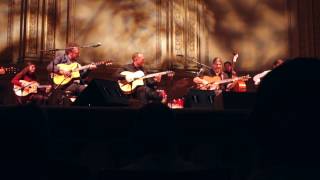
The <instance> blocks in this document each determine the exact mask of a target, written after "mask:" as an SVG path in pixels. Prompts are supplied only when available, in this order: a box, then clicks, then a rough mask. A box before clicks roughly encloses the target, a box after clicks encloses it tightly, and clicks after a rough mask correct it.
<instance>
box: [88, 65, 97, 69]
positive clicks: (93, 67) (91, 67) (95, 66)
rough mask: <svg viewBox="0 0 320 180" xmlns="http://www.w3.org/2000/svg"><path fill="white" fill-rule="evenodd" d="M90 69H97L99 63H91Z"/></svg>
mask: <svg viewBox="0 0 320 180" xmlns="http://www.w3.org/2000/svg"><path fill="white" fill-rule="evenodd" d="M89 69H90V70H94V69H97V65H95V64H90V65H89Z"/></svg>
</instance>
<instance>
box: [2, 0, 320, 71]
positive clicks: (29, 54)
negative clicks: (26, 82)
mask: <svg viewBox="0 0 320 180" xmlns="http://www.w3.org/2000/svg"><path fill="white" fill-rule="evenodd" d="M0 7H1V8H2V9H3V11H1V13H0V15H1V17H3V18H1V20H0V21H1V25H2V27H3V28H1V30H0V31H1V35H0V42H1V43H0V61H1V63H3V64H7V63H18V62H24V61H26V60H31V61H36V62H39V63H43V64H46V63H47V62H48V61H49V60H50V59H51V58H52V53H49V52H44V51H41V50H44V49H54V48H64V47H65V46H66V44H67V43H68V42H71V41H74V42H77V43H79V44H81V45H83V44H90V43H97V42H101V43H102V46H101V47H98V48H87V49H82V51H81V57H82V59H81V61H82V62H83V63H89V62H91V61H97V60H100V59H112V60H113V61H114V62H115V64H117V65H121V64H125V63H128V62H130V57H131V54H132V53H133V52H136V51H140V52H143V53H144V54H145V56H146V62H147V65H148V66H149V67H150V68H154V69H161V68H163V69H165V68H175V69H187V70H190V69H191V70H192V69H197V68H198V67H197V64H196V63H193V62H192V61H191V60H197V61H200V62H202V63H205V64H209V61H210V60H211V59H212V58H213V57H215V56H220V57H222V58H223V59H224V60H228V59H231V58H232V53H233V52H234V51H237V52H239V54H240V57H239V62H238V64H237V68H238V69H239V70H240V71H257V70H261V69H264V68H268V66H269V65H270V64H271V62H272V61H273V60H274V59H275V58H278V57H284V58H286V57H290V56H301V55H303V56H317V57H319V55H320V40H319V31H320V27H319V24H318V23H316V22H317V20H318V18H319V16H320V14H319V12H318V11H316V9H317V8H318V7H320V3H319V2H318V1H316V0H308V1H304V0H275V1H272V2H270V1H267V0H263V1H261V0H250V1H247V0H230V1H223V0H131V1H117V0H111V1H90V0H65V1H62V0H6V1H1V2H0ZM177 55H178V56H177Z"/></svg>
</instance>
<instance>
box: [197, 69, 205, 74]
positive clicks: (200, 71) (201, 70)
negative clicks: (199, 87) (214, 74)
mask: <svg viewBox="0 0 320 180" xmlns="http://www.w3.org/2000/svg"><path fill="white" fill-rule="evenodd" d="M203 71H204V69H203V68H200V70H199V72H198V73H197V76H199V75H200V74H201V73H202V72H203Z"/></svg>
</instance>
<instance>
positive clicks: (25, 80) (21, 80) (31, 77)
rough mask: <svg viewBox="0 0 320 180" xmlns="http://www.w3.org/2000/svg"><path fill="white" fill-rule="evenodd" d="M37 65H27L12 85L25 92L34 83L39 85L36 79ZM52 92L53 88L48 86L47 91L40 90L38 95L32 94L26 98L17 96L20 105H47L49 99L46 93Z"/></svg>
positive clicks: (15, 77) (12, 81)
mask: <svg viewBox="0 0 320 180" xmlns="http://www.w3.org/2000/svg"><path fill="white" fill-rule="evenodd" d="M35 72H36V65H35V64H32V63H27V66H26V67H25V68H24V69H23V70H22V71H20V72H19V73H18V74H16V75H15V76H14V78H13V79H12V80H11V83H12V84H13V85H14V86H18V87H20V90H21V91H24V90H25V89H27V88H28V86H29V85H30V84H32V83H36V84H38V83H37V77H36V74H35ZM50 90H51V86H47V87H46V88H45V89H40V91H37V92H36V93H30V94H28V95H26V96H16V97H17V103H18V104H28V103H35V104H37V105H45V104H46V103H47V100H48V97H47V96H46V93H48V92H49V91H50Z"/></svg>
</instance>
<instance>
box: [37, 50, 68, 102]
mask: <svg viewBox="0 0 320 180" xmlns="http://www.w3.org/2000/svg"><path fill="white" fill-rule="evenodd" d="M72 48H74V47H68V48H57V49H47V50H40V51H42V52H47V51H49V52H52V69H51V73H50V75H49V76H50V77H49V78H51V86H52V90H51V92H50V93H48V98H50V97H51V96H52V95H53V94H55V92H56V91H57V90H58V89H59V87H60V85H61V84H59V85H57V86H55V84H54V81H53V74H54V66H55V62H54V59H55V52H56V51H65V50H70V49H72ZM61 83H62V82H61ZM59 104H61V102H59Z"/></svg>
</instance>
